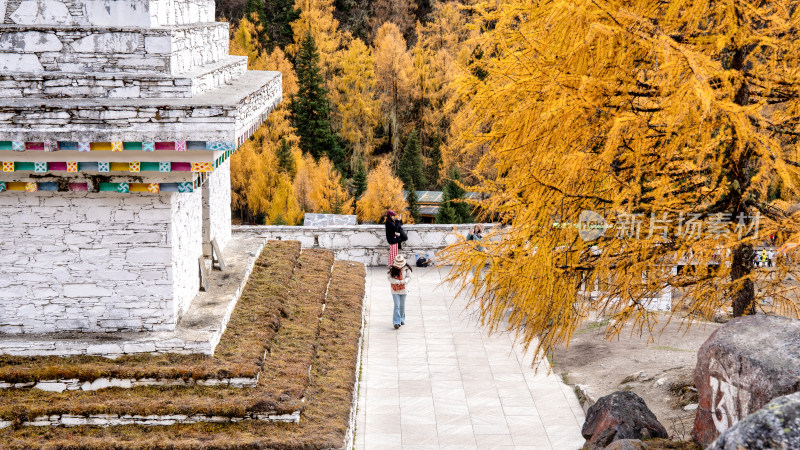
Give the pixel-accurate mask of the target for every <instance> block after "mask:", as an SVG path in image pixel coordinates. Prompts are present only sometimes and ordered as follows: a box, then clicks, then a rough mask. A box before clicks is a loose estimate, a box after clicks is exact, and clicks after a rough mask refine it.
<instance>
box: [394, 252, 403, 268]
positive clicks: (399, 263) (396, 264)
mask: <svg viewBox="0 0 800 450" xmlns="http://www.w3.org/2000/svg"><path fill="white" fill-rule="evenodd" d="M405 266H406V258H405V257H404V256H403V255H397V256H395V257H394V262H393V263H392V267H396V268H398V269H402V268H403V267H405Z"/></svg>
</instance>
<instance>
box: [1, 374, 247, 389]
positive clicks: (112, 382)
mask: <svg viewBox="0 0 800 450" xmlns="http://www.w3.org/2000/svg"><path fill="white" fill-rule="evenodd" d="M259 375H260V373H259ZM259 375H256V376H255V377H230V378H205V379H194V378H189V379H184V378H158V379H156V378H137V379H133V378H130V379H128V378H97V379H96V380H92V381H80V380H78V379H77V378H73V379H69V380H41V381H30V382H26V383H7V382H5V381H0V389H38V390H40V391H47V392H64V391H99V390H101V389H107V388H112V387H115V388H121V389H132V388H135V387H139V386H183V387H188V386H222V387H234V388H246V387H250V388H252V387H256V384H257V383H258V377H259Z"/></svg>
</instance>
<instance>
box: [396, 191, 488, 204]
mask: <svg viewBox="0 0 800 450" xmlns="http://www.w3.org/2000/svg"><path fill="white" fill-rule="evenodd" d="M405 195H406V191H403V196H405ZM443 197H444V194H443V193H442V191H417V202H418V203H420V204H434V205H438V204H439V203H442V198H443ZM464 198H467V199H470V200H480V198H481V193H480V192H467V193H465V194H464Z"/></svg>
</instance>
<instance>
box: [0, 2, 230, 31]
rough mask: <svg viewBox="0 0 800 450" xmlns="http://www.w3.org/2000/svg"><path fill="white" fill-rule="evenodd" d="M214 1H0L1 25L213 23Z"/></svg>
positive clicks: (155, 25)
mask: <svg viewBox="0 0 800 450" xmlns="http://www.w3.org/2000/svg"><path fill="white" fill-rule="evenodd" d="M214 10H215V8H214V1H213V0H0V24H2V23H5V24H18V25H46V24H47V23H54V22H55V23H58V24H61V25H79V26H88V25H91V26H99V27H111V26H115V27H131V26H139V27H157V26H166V25H185V24H190V23H203V22H213V21H214Z"/></svg>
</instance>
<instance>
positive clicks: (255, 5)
mask: <svg viewBox="0 0 800 450" xmlns="http://www.w3.org/2000/svg"><path fill="white" fill-rule="evenodd" d="M244 16H245V17H246V18H247V20H249V21H251V22H253V25H255V27H256V29H257V30H259V33H258V36H256V38H257V39H258V42H259V43H260V44H261V45H262V46H265V45H267V42H268V41H269V37H268V34H267V29H266V27H265V24H266V19H267V18H266V15H265V13H264V0H247V1H246V2H245V4H244Z"/></svg>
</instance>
